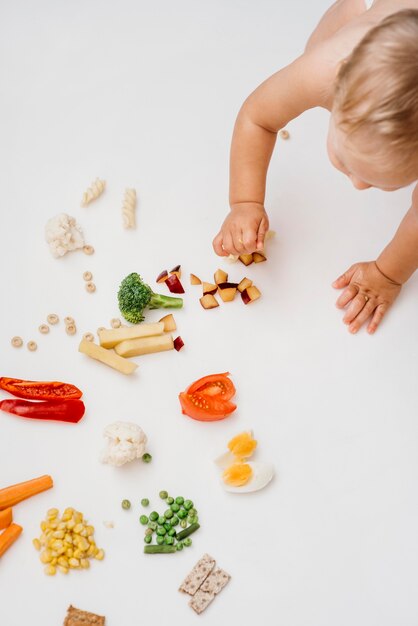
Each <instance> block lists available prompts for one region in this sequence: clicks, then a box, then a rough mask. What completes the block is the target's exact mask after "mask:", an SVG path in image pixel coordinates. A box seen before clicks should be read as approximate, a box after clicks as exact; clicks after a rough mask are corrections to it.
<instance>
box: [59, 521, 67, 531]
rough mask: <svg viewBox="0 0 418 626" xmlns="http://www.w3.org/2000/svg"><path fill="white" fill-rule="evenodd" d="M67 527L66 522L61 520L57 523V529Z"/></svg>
mask: <svg viewBox="0 0 418 626" xmlns="http://www.w3.org/2000/svg"><path fill="white" fill-rule="evenodd" d="M66 527H67V524H66V523H65V522H63V521H61V522H59V523H58V530H65V529H66Z"/></svg>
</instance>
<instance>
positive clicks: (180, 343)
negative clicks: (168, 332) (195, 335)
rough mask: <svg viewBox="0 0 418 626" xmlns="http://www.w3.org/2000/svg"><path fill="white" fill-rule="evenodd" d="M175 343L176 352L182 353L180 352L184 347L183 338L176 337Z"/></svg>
mask: <svg viewBox="0 0 418 626" xmlns="http://www.w3.org/2000/svg"><path fill="white" fill-rule="evenodd" d="M173 343H174V350H177V352H180V350H181V349H182V347H183V346H184V341H183V339H182V338H181V337H176V338H175V339H174V342H173Z"/></svg>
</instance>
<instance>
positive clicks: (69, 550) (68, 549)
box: [65, 548, 74, 559]
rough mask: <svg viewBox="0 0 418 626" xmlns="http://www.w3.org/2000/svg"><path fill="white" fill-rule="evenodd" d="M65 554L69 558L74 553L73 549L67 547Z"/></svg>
mask: <svg viewBox="0 0 418 626" xmlns="http://www.w3.org/2000/svg"><path fill="white" fill-rule="evenodd" d="M65 554H66V556H68V558H69V559H71V557H72V556H73V555H74V550H73V549H72V548H67V550H66V551H65Z"/></svg>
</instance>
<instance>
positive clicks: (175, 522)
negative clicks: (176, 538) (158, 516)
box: [170, 515, 179, 526]
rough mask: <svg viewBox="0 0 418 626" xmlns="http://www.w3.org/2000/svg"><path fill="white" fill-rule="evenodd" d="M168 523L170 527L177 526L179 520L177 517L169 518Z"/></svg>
mask: <svg viewBox="0 0 418 626" xmlns="http://www.w3.org/2000/svg"><path fill="white" fill-rule="evenodd" d="M170 523H171V525H172V526H177V524H178V523H179V518H178V517H177V515H175V516H174V517H172V518H171V520H170Z"/></svg>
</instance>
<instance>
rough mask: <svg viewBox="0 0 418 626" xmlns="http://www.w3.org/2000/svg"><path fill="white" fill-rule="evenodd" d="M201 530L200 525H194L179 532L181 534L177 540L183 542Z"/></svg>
mask: <svg viewBox="0 0 418 626" xmlns="http://www.w3.org/2000/svg"><path fill="white" fill-rule="evenodd" d="M199 528H200V524H192V525H191V526H189V527H188V528H185V529H184V530H182V531H181V532H179V534H178V535H177V539H178V540H179V541H181V540H182V539H184V538H185V537H188V536H189V535H191V534H192V533H194V532H196V530H198V529H199Z"/></svg>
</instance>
